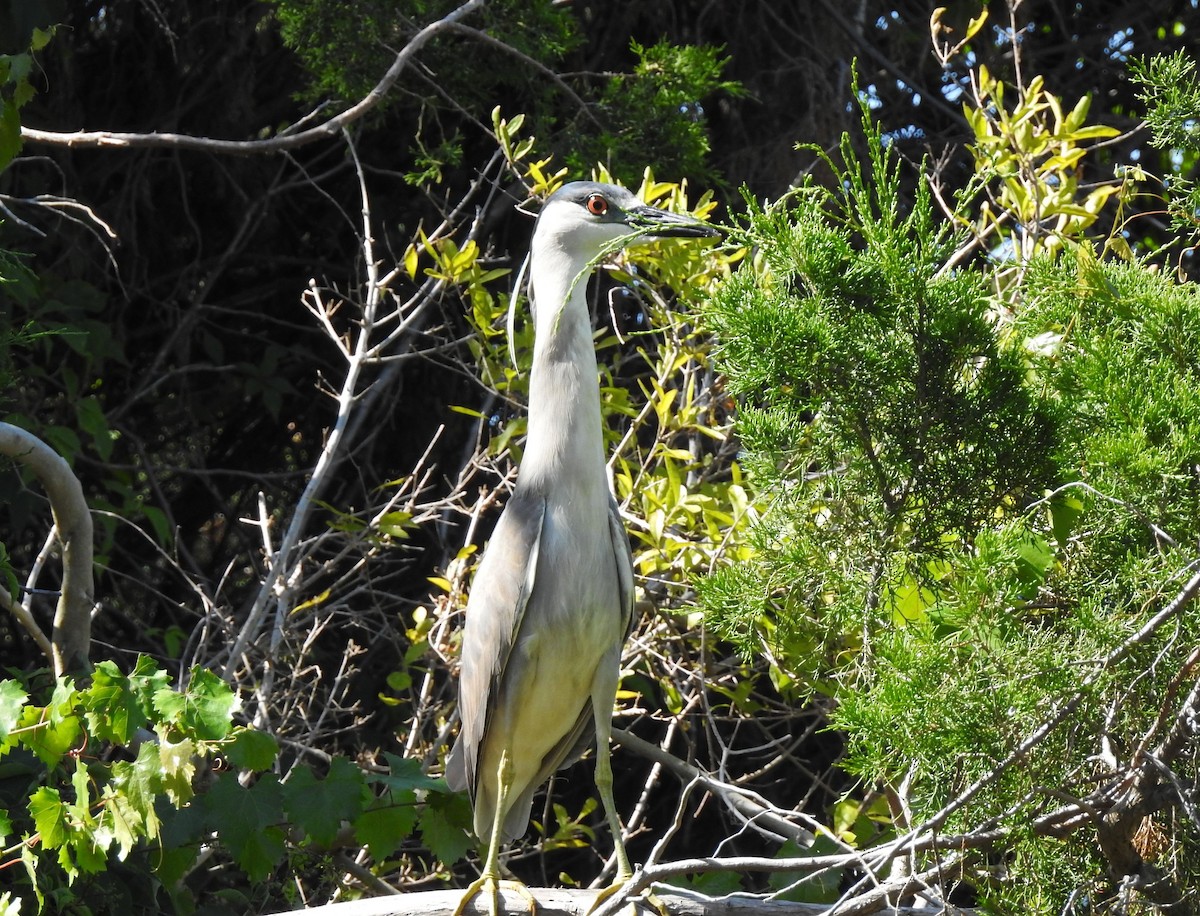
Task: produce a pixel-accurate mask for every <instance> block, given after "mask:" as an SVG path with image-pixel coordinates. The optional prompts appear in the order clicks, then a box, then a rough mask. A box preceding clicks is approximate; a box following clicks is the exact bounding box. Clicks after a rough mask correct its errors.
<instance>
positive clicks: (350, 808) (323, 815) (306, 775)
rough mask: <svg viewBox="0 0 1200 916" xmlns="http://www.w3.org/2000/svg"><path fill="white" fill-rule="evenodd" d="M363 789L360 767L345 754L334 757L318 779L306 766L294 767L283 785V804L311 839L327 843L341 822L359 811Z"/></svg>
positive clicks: (339, 827) (332, 838) (290, 818)
mask: <svg viewBox="0 0 1200 916" xmlns="http://www.w3.org/2000/svg"><path fill="white" fill-rule="evenodd" d="M365 788H366V781H365V779H364V778H363V773H362V770H360V769H359V768H358V767H357V766H355V765H354V764H353V763H352V762H351V761H349V760H347V759H346V758H345V757H334V758H333V761H332V763H330V765H329V772H328V773H327V774H326V775H325V778H324V779H320V780H318V779H317V778H316V776H314V775H313V772H312V770H311V769H309V768H308V767H306V766H295V767H293V768H292V771H291V773H290V774H289V775H288V780H287V782H285V783H284V784H283V807H284V810H285V811H286V812H287V815H288V819H289V820H290V821H291V822H292V823H293V824H295V825H296V826H298V827H301V828H303V830H304V832H305V833H307V834H308V835H309V836H310V837H311V838H312V840H313V842H315V843H317V844H318V845H320V846H329V845H330V844H332V843H333V840H334V838H335V837H336V836H337V833H338V831H339V830H340V829H341V826H342V822H343V821H353V820H354V819H355V818H356V817H358V816H359V814H361V813H362V810H363V796H364V790H365Z"/></svg>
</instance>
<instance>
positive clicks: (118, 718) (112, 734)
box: [79, 661, 148, 744]
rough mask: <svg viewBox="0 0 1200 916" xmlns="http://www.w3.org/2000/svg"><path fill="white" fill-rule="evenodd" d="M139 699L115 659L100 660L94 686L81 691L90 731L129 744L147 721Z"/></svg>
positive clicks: (97, 735)
mask: <svg viewBox="0 0 1200 916" xmlns="http://www.w3.org/2000/svg"><path fill="white" fill-rule="evenodd" d="M140 699H141V698H140V697H139V696H138V695H137V693H136V692H135V691H134V689H133V686H132V684H131V683H130V680H129V678H128V677H126V676H125V675H124V674H122V673H121V671H120V669H119V668H117V666H116V663H115V662H112V661H102V662H100V663H99V664H98V665H97V666H96V670H95V671H94V672H93V673H92V685H91V687H89V688H88V689H87V690H85V691H83V692H82V693H81V694H80V695H79V700H80V703H81V704H82V706H83V708H84V709H85V710H86V719H87V724H88V732H89V733H90V734H91V735H92V737H94V738H97V739H98V740H100V741H111V742H113V743H114V744H128V743H129V739H130V737H131V736H132V735H133V733H134V732H135V731H136V730H137V729H139V728H141V727H142V726H144V725H145V724H146V722H147V721H148V719H147V717H146V712H145V710H144V709H143V708H142V703H141V702H140Z"/></svg>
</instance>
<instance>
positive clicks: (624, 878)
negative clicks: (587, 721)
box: [585, 717, 669, 916]
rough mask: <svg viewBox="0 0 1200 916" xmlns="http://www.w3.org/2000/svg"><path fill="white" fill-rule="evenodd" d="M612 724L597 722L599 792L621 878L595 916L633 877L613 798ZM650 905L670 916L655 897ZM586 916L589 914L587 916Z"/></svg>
mask: <svg viewBox="0 0 1200 916" xmlns="http://www.w3.org/2000/svg"><path fill="white" fill-rule="evenodd" d="M610 727H611V723H610V722H609V721H607V720H606V721H605V722H603V723H601V722H600V721H599V717H597V722H596V789H597V790H598V791H599V792H600V800H601V801H602V802H604V815H605V817H606V818H607V819H608V829H609V831H610V832H611V833H612V838H613V847H614V849H615V851H616V854H617V876H616V878H614V879H613V883H612V884H610V885H609V886H608V887H606V888H605V889H604V890H602V891H601V892H600V893H599V894H597V895H596V899H595V900H593V901H592V905H591V906H590V907H588V910H587V912H588V913H592V912H594V911H595V910H597V909H599V907H600V906H602V905H603V904H604V901H606V900H608V899H610V898H611V897H613V896H614V895H615V894H619V893H621V891H622V890H624V888H625V885H626V884H628V883H629V879H630V878H632V877H633V868H632V867H631V866H630V864H629V854H628V853H627V852H626V851H625V841H624V840H623V839H622V838H621V834H622V830H621V818H620V816H619V815H618V814H617V803H616V800H615V799H614V798H613V775H612V762H611V761H610V759H609V757H610V755H611V751H610V750H609V746H608V739H609V729H610ZM646 901H647V902H648V903H649V904H650V905H651V906H652V907H654V909H655V910H657V911H658V912H659V913H660V914H661V916H669V914H668V913H667V910H666V908H665V907H664V906H663V903H662V901H661V900H659V899H658V898H657V897H655V896H654V894H652V893H651V894H647V895H646ZM637 910H638V907H637V904H636V903H635V902H634V901H632V900H631V901H630V902H629V911H630V912H631V913H633V914H634V916H636V914H637ZM585 916H586V914H585Z"/></svg>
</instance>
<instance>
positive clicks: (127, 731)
mask: <svg viewBox="0 0 1200 916" xmlns="http://www.w3.org/2000/svg"><path fill="white" fill-rule="evenodd" d="M237 706H238V703H237V698H236V697H235V695H234V694H233V693H232V691H231V690H230V689H229V687H228V686H227V685H225V683H224V682H223V681H221V680H220V679H219V678H218V677H217V676H216V675H214V674H212V673H211V672H209V671H206V670H204V669H195V670H193V671H192V672H191V674H190V676H189V678H188V683H187V686H186V688H184V689H182V690H180V689H178V688H177V687H176V686H175V685H173V684H172V683H171V681H170V678H169V676H168V675H167V673H166V672H165V671H163V670H162V669H161V668H159V667H158V666H157V665H156V664H155V663H154V662H153V661H152V660H151V659H149V658H147V657H145V656H142V657H140V658H139V659H138V661H137V663H136V665H135V666H134V669H133V670H132V671H131V672H129V673H125V672H123V671H121V670H120V669H119V668H118V667H117V666H116V665H115V664H114V663H112V662H109V661H104V662H101V663H100V664H99V665H97V667H96V670H95V672H94V674H93V676H92V678H91V682H90V683H89V684H87V685H78V684H76V683H75V682H74V681H72V680H71V679H69V678H59V679H57V680H51V679H50V678H48V677H46V676H42V675H35V676H33V677H32V678H30V679H29V680H28V681H18V680H3V681H0V757H2V758H3V760H4V764H3V767H2V768H0V844H3V846H0V849H2V852H0V869H5V870H7V871H8V873H9V874H12V875H17V876H18V881H17V886H18V887H19V888H25V889H28V890H29V891H31V892H32V894H33V895H34V896H35V897H36V899H37V901H38V904H39V908H42V909H44V908H50V909H53V907H52V906H51V903H50V901H51V900H54V899H57V896H56V895H58V893H59V891H60V889H62V887H63V884H62V882H63V881H65V882H66V886H71V887H74V890H73V891H72V895H73V896H72V897H71V898H70V899H83V898H85V897H88V896H89V895H90V894H96V895H100V894H101V891H100V890H99V888H100V887H101V886H103V885H105V884H106V882H107V881H108V880H109V873H110V872H112V870H113V869H118V873H119V874H120V875H124V877H123V878H118V879H117V880H134V878H133V876H135V875H139V874H140V875H142V876H145V875H149V874H153V875H155V876H156V877H157V879H158V881H159V882H160V884H159V887H160V889H161V888H163V887H166V888H170V889H171V890H170V893H171V896H172V904H171V905H172V906H173V907H174V908H176V909H177V910H178V909H180V908H182V911H190V908H191V907H193V906H194V903H189V902H188V900H189V896H190V892H189V891H188V890H187V888H186V885H183V884H179V883H178V882H179V881H180V879H181V878H182V877H183V876H184V875H185V874H186V873H187V872H188V871H189V869H190V866H191V864H192V863H194V862H195V860H196V856H197V854H198V853H199V850H200V846H201V843H205V844H207V845H209V846H211V845H212V844H213V842H214V840H215V842H216V843H217V844H218V846H219V848H220V849H221V850H222V851H223V854H224V855H227V856H228V857H229V858H230V859H231V860H232V861H233V862H234V863H236V865H237V866H238V867H239V868H240V869H241V871H242V872H243V873H244V874H245V875H246V877H247V878H249V880H250V881H251V882H263V881H266V880H267V879H268V878H270V877H271V876H272V875H273V873H274V872H275V870H276V869H277V868H278V867H279V866H280V865H281V864H282V863H283V861H284V860H285V858H286V857H287V856H289V855H293V856H294V855H308V856H317V855H320V854H321V852H322V851H324V850H329V849H332V848H336V847H337V846H338V845H340V844H342V843H345V842H348V841H353V842H355V843H358V844H360V845H364V846H367V847H368V848H369V849H370V850H371V852H372V853H373V854H374V855H375V856H377V858H378V859H379V861H384V860H385V859H386V858H387V857H388V856H391V855H393V854H394V853H395V852H396V851H397V850H398V849H399V848H400V847H401V846H402V845H403V844H405V843H408V842H411V840H412V837H413V835H414V834H415V833H416V832H417V831H419V832H420V835H421V836H422V837H423V839H424V842H425V844H426V845H427V847H428V849H429V850H430V851H431V853H432V854H433V855H434V856H438V857H440V858H442V859H443V860H444V861H447V862H453V861H455V860H456V859H458V858H460V857H461V856H462V855H463V854H464V852H465V851H466V849H467V848H468V846H469V843H470V840H469V838H468V835H467V830H466V825H467V824H469V822H470V812H469V809H466V807H465V805H464V804H463V803H462V800H461V799H459V797H458V796H457V795H455V794H454V793H450V792H449V791H448V790H447V788H446V785H445V783H444V782H443V781H441V780H433V779H430V778H429V777H427V776H425V775H424V774H423V773H422V772H421V767H420V763H419V761H416V760H406V759H401V758H395V757H392V758H389V765H390V767H389V772H388V773H387V774H382V775H375V776H368V775H367V774H365V773H364V772H363V771H362V770H361V769H360V768H359V767H358V766H356V765H355V764H354V763H353V762H352V761H350V760H349V759H347V758H344V757H335V758H333V760H332V761H331V762H330V764H329V765H328V767H325V768H323V772H321V773H317V772H315V771H314V770H313V769H311V768H309V767H307V766H303V765H293V766H292V767H291V768H290V771H289V772H288V775H287V777H286V778H284V779H280V777H279V776H277V775H276V774H275V773H273V772H268V771H269V770H270V769H271V768H272V767H273V766H275V765H276V759H277V756H278V745H277V743H276V741H275V739H274V738H272V737H271V736H269V735H267V734H264V733H262V732H258V731H254V730H252V729H248V728H244V727H241V726H235V725H233V724H232V717H233V714H234V712H235V711H236V709H237ZM218 763H220V764H221V765H220V766H215V767H214V766H213V765H214V764H218ZM226 763H227V764H228V765H231V766H232V767H233V769H229V768H228V766H226V765H225V764H226ZM256 774H257V775H256ZM138 862H140V863H141V864H140V865H136V864H135V863H138ZM118 863H128V864H118ZM22 868H23V870H21V869H22ZM139 868H140V869H141V870H140V871H139V870H138V869H139ZM138 880H140V879H138ZM96 882H100V883H99V884H96ZM84 888H90V889H91V890H90V891H86V890H84ZM155 893H157V891H156V892H155ZM159 905H160V904H156V903H155V902H154V901H152V900H147V901H142V902H141V903H139V904H138V906H139V907H142V908H141V909H138V910H136V911H137V912H151V911H153V912H160V909H158V906H159ZM132 906H133V905H132V904H128V905H127V906H126V908H122V907H121V906H120V905H117V904H114V909H112V910H109V909H105V908H104V907H103V906H97V907H94V908H93V909H92V910H90V911H89V912H91V913H95V914H99V913H107V912H113V913H130V912H134V911H135V910H134V909H132Z"/></svg>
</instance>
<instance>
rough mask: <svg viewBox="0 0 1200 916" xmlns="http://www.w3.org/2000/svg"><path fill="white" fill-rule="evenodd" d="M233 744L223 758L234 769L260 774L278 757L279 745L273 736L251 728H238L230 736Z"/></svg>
mask: <svg viewBox="0 0 1200 916" xmlns="http://www.w3.org/2000/svg"><path fill="white" fill-rule="evenodd" d="M231 737H232V738H233V743H232V744H230V745H229V748H228V749H227V750H226V751H225V756H226V757H228V758H229V762H230V763H232V764H233V765H234V766H235V767H239V768H240V769H243V770H253V771H254V772H256V773H261V772H262V771H263V770H266V769H269V768H270V766H271V764H273V763H274V762H275V758H276V757H277V756H278V755H279V743H278V742H277V741H276V740H275V737H274V736H273V735H269V734H267V733H266V732H260V731H257V730H256V729H253V728H243V727H238V728H235V729H234V730H233V733H232V735H231Z"/></svg>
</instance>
